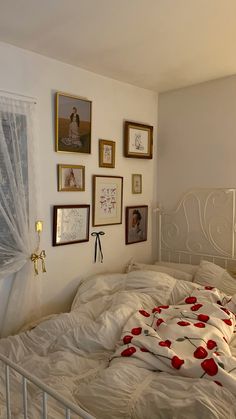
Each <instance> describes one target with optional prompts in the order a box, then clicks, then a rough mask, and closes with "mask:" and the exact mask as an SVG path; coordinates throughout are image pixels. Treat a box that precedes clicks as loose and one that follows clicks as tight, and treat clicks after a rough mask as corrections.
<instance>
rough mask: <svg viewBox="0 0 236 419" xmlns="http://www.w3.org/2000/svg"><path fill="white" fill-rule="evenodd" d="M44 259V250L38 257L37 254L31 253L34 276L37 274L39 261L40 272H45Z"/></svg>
mask: <svg viewBox="0 0 236 419" xmlns="http://www.w3.org/2000/svg"><path fill="white" fill-rule="evenodd" d="M45 258H46V253H45V250H42V251H41V253H39V255H38V254H37V253H32V255H31V260H32V262H34V272H35V274H36V275H38V274H39V270H38V262H39V261H41V263H42V272H43V273H44V272H46V266H45Z"/></svg>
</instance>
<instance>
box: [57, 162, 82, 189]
mask: <svg viewBox="0 0 236 419" xmlns="http://www.w3.org/2000/svg"><path fill="white" fill-rule="evenodd" d="M58 190H59V191H66V192H67V191H75V192H78V191H84V190H85V167H84V166H78V165H71V164H58Z"/></svg>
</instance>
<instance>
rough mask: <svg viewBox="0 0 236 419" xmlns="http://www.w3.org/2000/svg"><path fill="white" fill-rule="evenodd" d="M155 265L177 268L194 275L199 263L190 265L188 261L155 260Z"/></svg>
mask: <svg viewBox="0 0 236 419" xmlns="http://www.w3.org/2000/svg"><path fill="white" fill-rule="evenodd" d="M155 265H159V266H167V267H168V268H172V269H177V270H178V271H182V272H186V273H188V274H191V275H195V273H196V272H197V269H198V266H199V265H190V264H188V263H175V262H155Z"/></svg>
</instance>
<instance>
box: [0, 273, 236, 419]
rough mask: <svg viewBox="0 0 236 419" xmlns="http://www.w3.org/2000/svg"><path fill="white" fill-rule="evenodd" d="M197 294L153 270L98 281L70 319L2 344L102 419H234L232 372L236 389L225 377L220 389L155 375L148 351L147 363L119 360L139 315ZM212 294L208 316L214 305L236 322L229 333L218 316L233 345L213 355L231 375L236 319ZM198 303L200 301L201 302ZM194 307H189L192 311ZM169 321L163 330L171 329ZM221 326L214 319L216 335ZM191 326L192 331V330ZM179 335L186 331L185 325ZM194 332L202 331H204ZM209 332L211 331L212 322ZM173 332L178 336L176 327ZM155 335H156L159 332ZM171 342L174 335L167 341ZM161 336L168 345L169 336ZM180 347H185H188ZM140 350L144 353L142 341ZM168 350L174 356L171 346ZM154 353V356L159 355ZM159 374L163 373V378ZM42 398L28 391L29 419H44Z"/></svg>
mask: <svg viewBox="0 0 236 419" xmlns="http://www.w3.org/2000/svg"><path fill="white" fill-rule="evenodd" d="M198 288H201V289H202V288H203V287H199V285H198V284H193V283H190V282H186V281H179V280H176V279H174V278H172V277H170V276H168V275H167V274H164V273H158V272H151V271H134V272H130V273H128V274H108V275H98V276H96V277H93V278H90V279H89V280H86V281H85V282H84V283H83V284H81V285H80V287H79V289H78V292H77V296H76V298H75V300H74V303H73V305H72V310H71V312H70V313H66V314H61V315H59V316H57V317H54V318H52V319H50V320H47V321H44V322H43V323H41V324H40V325H38V326H37V327H36V328H35V329H33V330H31V331H30V332H24V333H22V334H20V335H17V336H14V337H10V338H7V339H2V340H1V341H0V352H2V353H4V354H5V355H7V356H9V357H10V358H11V359H12V360H13V361H15V362H17V363H19V364H20V365H22V366H23V367H24V368H25V369H27V370H29V371H30V372H32V373H34V374H35V375H37V377H39V378H41V379H42V380H43V381H44V382H45V383H47V384H48V385H50V386H52V387H53V388H54V389H56V390H57V391H59V392H60V393H61V394H63V395H64V396H65V397H66V398H68V399H69V400H71V401H73V402H74V403H79V404H80V405H81V406H82V407H84V408H85V409H87V410H88V411H89V412H90V413H92V414H93V415H94V416H96V417H97V418H101V419H108V418H109V419H113V418H114V419H115V418H117V419H118V418H119V419H124V418H127V419H128V418H137V419H152V418H155V419H156V418H157V419H159V418H161V419H162V418H163V419H173V418H176V419H177V418H179V419H185V418H186V419H191V418H201V419H205V418H206V419H213V418H214V419H215V418H217V419H225V418H227V419H231V418H232V419H233V418H236V391H235V382H236V376H235V375H234V374H233V373H231V374H230V380H232V383H230V380H227V379H224V377H223V378H222V376H221V377H220V379H219V380H218V379H217V380H215V381H220V382H221V384H223V386H220V385H218V384H216V383H215V382H214V379H213V378H214V377H212V376H209V375H208V374H206V375H207V377H206V376H204V377H203V378H198V377H199V375H196V374H193V375H194V378H190V377H189V376H182V374H181V371H183V370H182V367H181V368H179V369H178V370H177V369H176V368H175V369H174V373H175V375H173V374H172V373H173V371H172V370H170V367H169V366H168V368H167V369H166V370H165V369H164V368H160V364H158V365H156V364H155V362H154V364H155V365H154V367H151V368H150V365H149V364H148V365H147V362H146V356H147V355H150V356H154V355H153V354H150V353H147V352H143V351H140V353H141V354H142V355H143V356H144V358H143V359H142V362H140V359H139V358H137V357H136V358H135V357H121V356H117V355H119V351H121V345H122V338H123V337H124V332H125V334H127V333H126V332H127V327H129V329H128V331H129V332H130V330H131V329H132V328H133V326H136V322H137V316H140V313H139V310H147V311H148V310H150V308H153V307H158V306H160V305H174V306H175V307H177V305H178V307H179V305H180V304H185V301H184V300H185V299H186V297H188V296H190V295H191V296H195V295H196V293H201V291H200V290H198ZM206 292H207V293H208V294H207V300H208V302H207V303H206V304H208V306H207V307H206V309H207V310H208V311H207V312H205V313H204V314H209V315H210V311H209V310H211V308H210V300H212V301H213V306H214V307H215V311H216V312H217V313H218V312H221V313H222V316H223V317H222V318H225V319H227V318H228V316H230V318H231V319H232V326H229V325H227V324H225V323H224V322H222V319H221V317H218V318H219V321H220V322H221V323H220V324H221V326H222V324H223V323H224V324H223V326H222V327H223V331H222V330H221V329H222V328H221V327H220V328H218V332H219V334H220V333H223V334H224V336H225V337H226V338H227V339H226V340H227V341H228V343H226V342H225V341H223V343H222V344H221V346H220V348H218V349H220V351H221V352H222V353H221V355H220V356H219V355H214V357H217V356H218V357H219V359H221V361H222V357H225V358H224V364H225V367H226V369H227V370H228V369H230V368H231V365H232V368H233V365H236V359H235V358H233V357H232V355H231V353H235V347H236V343H235V339H233V330H234V323H235V319H234V316H233V314H232V313H230V312H229V313H230V314H227V313H226V312H225V311H223V310H222V309H220V306H219V304H218V307H217V303H216V298H217V301H218V299H219V300H220V301H221V303H222V304H225V303H226V302H227V300H229V298H228V297H227V300H226V299H224V298H225V295H224V294H223V293H222V292H219V291H216V290H207V291H206ZM206 292H205V293H206ZM203 293H204V292H203ZM197 298H200V297H199V295H198V297H197ZM201 298H202V297H201ZM199 301H200V300H199ZM204 304H205V303H204ZM193 305H194V304H191V307H192V306H193ZM188 307H190V305H188ZM183 309H184V310H185V309H186V308H184V307H183ZM231 309H232V308H231ZM163 310H167V311H166V313H165V316H167V317H168V316H169V317H171V311H170V310H172V311H173V310H174V309H173V307H170V308H168V309H163ZM163 310H162V314H163ZM199 310H200V309H199ZM151 311H152V310H151ZM190 311H191V309H190ZM200 311H201V310H200ZM200 311H199V313H200ZM188 313H189V310H188ZM191 313H192V314H193V313H194V311H191ZM202 313H203V311H202ZM150 316H151V312H150ZM211 316H212V314H211ZM211 316H209V317H211ZM141 317H142V318H141ZM141 317H139V318H138V320H139V321H141V322H144V323H145V321H146V320H147V317H145V316H143V315H141ZM167 317H166V318H165V320H166V321H165V323H168V321H167ZM172 317H173V316H172ZM148 318H149V317H148ZM216 318H217V316H216ZM175 321H176V320H175ZM189 321H190V322H191V320H189ZM133 322H134V323H133ZM207 323H208V322H207ZM217 324H218V323H217V320H216V321H215V326H216V327H215V328H214V333H216V331H215V329H217ZM130 327H131V329H130ZM145 327H146V326H145ZM161 327H162V326H161ZM176 327H177V326H176ZM188 327H191V328H194V326H192V325H191V326H188ZM178 328H179V329H181V327H180V326H179V325H178ZM182 329H183V328H182ZM194 329H196V330H195V332H196V331H198V332H199V331H200V328H196V327H195V328H194ZM197 329H198V330H197ZM204 329H211V325H210V322H209V324H208V325H207V327H205V328H204ZM212 329H213V326H212ZM153 330H154V329H153ZM174 330H175V333H176V328H174ZM154 332H155V333H158V331H157V330H156V331H154ZM181 333H182V331H181ZM214 333H213V335H214V336H213V335H212V331H211V330H208V335H207V339H208V340H210V339H211V340H214V341H215V340H216V339H219V336H220V335H219V336H218V335H217V333H216V334H214ZM184 335H185V334H184ZM226 335H227V336H226ZM133 336H135V335H133ZM136 336H137V335H136ZM166 336H167V335H166ZM169 336H170V335H169V332H168V336H167V337H168V339H169ZM186 336H187V335H186ZM160 337H161V339H162V340H164V338H165V340H167V339H166V337H165V336H164V335H163V336H160ZM149 339H151V338H150V337H149ZM171 339H173V338H171ZM176 339H178V337H176ZM155 340H156V339H155ZM180 343H181V344H183V343H184V341H182V342H180ZM145 344H146V342H145ZM217 344H218V342H217ZM150 345H152V343H150ZM126 346H127V345H126ZM136 346H137V347H139V343H138V341H137V340H136ZM218 346H219V344H218ZM150 348H151V346H150ZM123 349H124V348H123ZM162 349H163V350H168V351H169V350H174V349H175V350H176V348H174V349H173V347H172V348H168V347H162ZM185 349H186V348H185ZM151 351H152V352H153V349H152V350H151ZM187 351H189V347H188V349H187ZM114 356H115V358H114ZM180 356H181V355H180V354H179V357H180ZM212 356H213V355H212ZM208 357H209V356H208V355H207V358H208ZM220 357H221V358H220ZM226 357H227V361H226ZM154 358H155V356H154ZM207 358H204V359H207ZM204 359H201V360H199V359H198V362H203V361H204ZM155 361H156V359H155ZM185 365H186V363H185ZM228 367H229V368H228ZM218 368H219V369H220V368H221V366H220V365H219V366H218ZM160 369H161V370H162V371H161V372H158V371H157V370H160ZM220 371H221V370H220ZM170 372H171V373H170ZM177 373H180V374H181V375H179V374H177ZM183 375H184V374H183ZM221 375H222V371H221ZM1 377H2V371H1ZM206 378H210V380H209V379H206ZM211 378H212V379H211ZM12 381H13V380H12ZM231 384H232V385H231ZM17 386H19V384H18V382H17V381H13V387H14V388H16V387H17ZM1 389H2V386H1ZM1 398H3V396H1ZM40 399H41V395H40V394H39V391H38V390H36V389H35V388H33V387H32V388H30V400H29V406H30V414H29V418H30V419H31V418H32V419H37V418H39V417H40V413H39V408H38V404H37V403H38V400H40ZM13 404H14V411H13V418H16V419H21V418H22V417H23V416H22V413H21V401H20V399H19V398H18V397H14V403H13ZM0 412H1V413H0V417H1V418H4V419H5V418H6V412H5V410H4V408H1V410H0ZM48 417H49V418H50V419H55V418H58V419H59V418H61V417H64V416H61V411H60V409H59V408H58V407H56V405H55V403H54V402H50V403H49V415H48Z"/></svg>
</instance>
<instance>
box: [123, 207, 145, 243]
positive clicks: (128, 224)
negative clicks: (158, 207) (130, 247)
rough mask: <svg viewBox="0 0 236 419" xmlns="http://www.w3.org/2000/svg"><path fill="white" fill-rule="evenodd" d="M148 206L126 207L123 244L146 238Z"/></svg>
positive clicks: (141, 240)
mask: <svg viewBox="0 0 236 419" xmlns="http://www.w3.org/2000/svg"><path fill="white" fill-rule="evenodd" d="M147 226H148V206H147V205H139V206H135V207H126V216H125V244H133V243H139V242H143V241H146V240H147Z"/></svg>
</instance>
